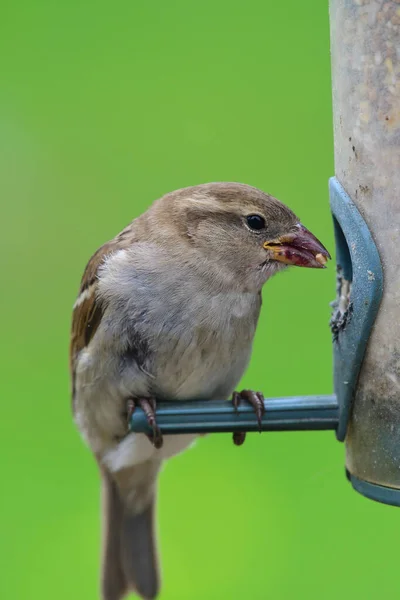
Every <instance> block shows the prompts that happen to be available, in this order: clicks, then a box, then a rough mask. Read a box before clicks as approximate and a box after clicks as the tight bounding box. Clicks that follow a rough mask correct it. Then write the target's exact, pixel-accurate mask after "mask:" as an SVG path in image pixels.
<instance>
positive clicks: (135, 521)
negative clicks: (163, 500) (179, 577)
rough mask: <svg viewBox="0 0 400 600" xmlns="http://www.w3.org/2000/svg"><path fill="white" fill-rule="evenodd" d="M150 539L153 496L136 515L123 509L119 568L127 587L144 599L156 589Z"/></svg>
mask: <svg viewBox="0 0 400 600" xmlns="http://www.w3.org/2000/svg"><path fill="white" fill-rule="evenodd" d="M154 539H155V538H154V499H153V500H152V502H151V504H150V505H149V506H147V508H146V509H145V510H144V511H143V512H142V513H140V514H138V515H132V514H129V512H127V511H126V512H125V513H124V516H123V520H122V534H121V561H122V569H123V573H124V577H125V580H126V581H127V583H128V588H129V589H133V590H134V591H136V592H137V593H138V594H139V595H140V596H142V598H145V599H146V600H152V599H153V598H155V597H156V596H157V594H158V590H159V575H158V569H157V553H156V548H155V543H154Z"/></svg>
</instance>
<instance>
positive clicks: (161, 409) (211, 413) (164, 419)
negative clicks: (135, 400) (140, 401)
mask: <svg viewBox="0 0 400 600" xmlns="http://www.w3.org/2000/svg"><path fill="white" fill-rule="evenodd" d="M264 404H265V413H264V416H263V418H262V431H296V430H302V431H312V430H326V429H336V427H337V425H338V421H339V408H338V403H337V399H336V396H335V395H330V396H294V397H288V398H267V399H266V400H265V403H264ZM156 417H157V423H158V426H159V427H160V429H161V431H162V433H163V434H165V435H168V434H179V433H224V432H233V431H247V432H252V431H258V423H257V420H256V416H255V413H254V410H253V408H252V407H251V406H249V405H247V404H245V403H243V404H242V405H241V406H239V408H238V410H237V411H236V410H235V409H234V408H233V405H232V404H231V403H230V402H229V401H226V400H225V401H224V400H213V401H204V402H199V401H196V402H182V401H181V402H159V403H158V405H157V411H156ZM130 430H131V431H134V432H136V433H151V429H150V427H149V425H148V423H147V419H146V416H145V414H144V412H143V411H142V409H140V408H137V409H135V412H134V413H133V415H132V418H131V422H130Z"/></svg>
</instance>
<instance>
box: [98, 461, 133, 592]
mask: <svg viewBox="0 0 400 600" xmlns="http://www.w3.org/2000/svg"><path fill="white" fill-rule="evenodd" d="M102 475H103V477H102V479H103V481H102V502H103V560H102V569H101V591H102V597H103V600H120V598H123V597H124V596H125V594H126V593H127V591H128V584H127V581H126V579H125V575H124V571H123V568H122V565H121V559H120V543H121V528H122V519H123V512H124V507H123V504H122V501H121V498H120V496H119V493H118V489H117V486H116V484H115V482H114V481H113V480H112V479H111V477H110V476H109V475H108V474H107V473H105V472H103V473H102Z"/></svg>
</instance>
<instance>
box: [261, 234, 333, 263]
mask: <svg viewBox="0 0 400 600" xmlns="http://www.w3.org/2000/svg"><path fill="white" fill-rule="evenodd" d="M264 248H265V250H267V251H268V252H269V253H270V258H271V260H277V261H279V262H282V263H285V264H287V265H296V266H297V267H311V268H314V269H324V268H325V263H326V262H327V260H328V258H331V256H330V254H329V252H328V250H327V249H326V248H325V247H324V246H323V245H322V244H321V242H320V241H319V240H317V238H316V237H315V236H314V235H313V234H312V233H311V231H308V229H306V228H305V227H304V225H302V224H301V223H299V224H298V225H297V231H295V232H293V233H288V234H287V235H282V236H281V237H279V238H277V239H275V240H271V241H270V242H265V243H264Z"/></svg>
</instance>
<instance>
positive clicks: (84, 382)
mask: <svg viewBox="0 0 400 600" xmlns="http://www.w3.org/2000/svg"><path fill="white" fill-rule="evenodd" d="M328 258H330V256H329V253H328V251H327V250H326V248H325V247H324V246H323V245H322V244H321V242H319V241H318V239H317V238H316V237H314V235H313V234H312V233H310V231H309V230H307V229H306V228H305V227H304V226H303V225H302V223H301V222H300V220H299V219H298V217H297V216H296V215H295V214H294V213H293V212H292V211H291V210H290V209H289V208H288V207H287V206H285V205H284V204H282V203H281V202H280V201H279V200H277V199H276V198H274V197H273V196H271V195H269V194H266V193H264V192H262V191H261V190H259V189H257V188H254V187H251V186H249V185H245V184H240V183H208V184H202V185H197V186H194V187H188V188H184V189H180V190H177V191H174V192H172V193H169V194H166V195H165V196H163V197H162V198H160V199H159V200H157V201H156V202H154V203H153V204H152V206H151V207H150V208H149V209H148V210H147V211H146V212H145V213H143V214H142V215H140V216H139V217H137V218H136V219H134V220H133V221H132V222H131V223H130V225H128V226H127V227H126V228H125V229H124V230H123V231H121V233H119V234H118V235H117V236H116V237H115V238H114V239H112V240H111V241H109V242H107V243H106V244H104V245H103V246H101V248H100V249H99V250H97V252H96V253H95V254H94V255H93V256H92V258H91V259H90V260H89V263H88V264H87V266H86V269H85V271H84V275H83V278H82V281H81V285H80V289H79V293H78V297H77V300H76V302H75V305H74V308H73V319H72V333H71V344H70V371H71V379H72V408H73V415H74V420H75V423H76V425H77V427H78V429H79V431H80V433H81V435H82V437H83V439H84V440H85V442H86V443H87V445H88V446H89V448H90V450H91V451H92V453H93V455H94V457H95V459H96V461H97V463H98V466H99V471H100V474H101V480H102V506H103V553H102V569H101V594H102V598H103V600H120V599H121V598H123V597H124V596H125V595H127V594H128V593H129V592H130V591H133V592H135V593H136V594H138V595H139V596H140V597H141V598H143V599H147V600H150V599H153V598H155V597H156V596H157V594H158V590H159V585H160V582H159V579H160V578H159V569H158V556H157V548H156V542H155V531H154V530H155V526H154V512H155V497H156V488H157V475H158V472H159V470H160V467H161V465H162V463H163V462H164V461H165V460H167V459H168V458H170V457H172V456H174V455H176V454H178V453H180V452H182V451H183V450H184V449H185V448H187V447H188V446H190V445H191V444H192V443H193V441H194V439H195V437H196V436H195V435H168V436H164V438H163V436H162V432H161V431H160V429H159V427H158V425H157V420H156V403H157V401H177V400H208V399H209V400H211V399H226V400H229V399H231V400H232V401H233V404H234V406H236V407H237V406H238V404H239V403H240V402H242V401H243V402H250V403H251V404H252V405H253V407H254V409H255V413H256V414H255V418H257V420H258V421H259V423H260V422H261V417H262V412H263V410H264V398H263V396H262V394H261V393H260V392H253V391H251V390H243V391H242V392H240V393H239V392H237V391H235V390H236V386H237V384H238V382H239V381H240V379H241V377H242V375H243V373H244V371H245V369H246V366H247V364H248V362H249V359H250V355H251V349H252V342H253V338H254V334H255V331H256V325H257V321H258V317H259V314H260V308H261V290H262V287H263V285H264V284H265V283H266V282H267V281H268V279H270V277H272V276H273V275H274V274H276V273H278V272H279V271H282V270H283V269H284V268H286V267H287V266H288V265H297V266H301V267H312V268H324V266H325V263H326V261H327V259H328ZM138 406H140V407H141V408H142V409H143V410H144V412H145V413H146V415H147V419H148V422H149V424H150V425H151V428H152V435H150V436H149V437H147V436H146V435H144V434H137V433H129V428H128V422H129V418H130V416H131V415H132V412H133V411H134V410H135V409H136V408H137V407H138ZM244 437H245V433H244V432H243V433H239V434H237V433H236V434H234V442H235V443H236V444H237V445H240V444H241V443H243V441H244Z"/></svg>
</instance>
